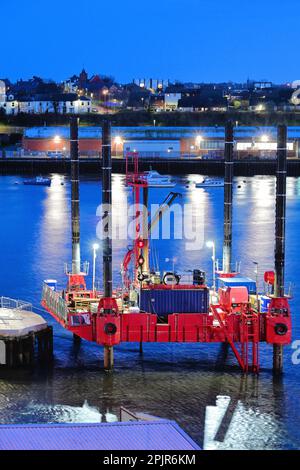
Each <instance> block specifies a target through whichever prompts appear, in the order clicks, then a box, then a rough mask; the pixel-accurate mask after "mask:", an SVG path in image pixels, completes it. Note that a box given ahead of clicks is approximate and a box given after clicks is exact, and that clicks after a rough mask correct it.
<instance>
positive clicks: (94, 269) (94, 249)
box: [93, 243, 99, 292]
mask: <svg viewBox="0 0 300 470" xmlns="http://www.w3.org/2000/svg"><path fill="white" fill-rule="evenodd" d="M98 249H99V245H98V243H94V244H93V292H95V281H96V258H97V250H98Z"/></svg>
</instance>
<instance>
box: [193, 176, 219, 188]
mask: <svg viewBox="0 0 300 470" xmlns="http://www.w3.org/2000/svg"><path fill="white" fill-rule="evenodd" d="M223 187H224V181H223V180H221V179H219V180H217V179H213V178H204V180H203V181H202V182H201V183H196V188H223Z"/></svg>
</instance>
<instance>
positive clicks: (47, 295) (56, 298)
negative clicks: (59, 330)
mask: <svg viewBox="0 0 300 470" xmlns="http://www.w3.org/2000/svg"><path fill="white" fill-rule="evenodd" d="M42 299H43V303H44V305H45V307H47V308H48V309H49V310H50V311H51V312H52V313H54V314H55V315H56V316H57V317H58V318H60V319H62V320H63V321H64V322H65V323H67V322H68V306H67V302H66V301H65V300H64V299H63V298H62V296H61V295H60V294H59V293H58V292H56V291H54V290H53V289H52V288H51V287H50V286H48V284H46V283H44V284H43V294H42Z"/></svg>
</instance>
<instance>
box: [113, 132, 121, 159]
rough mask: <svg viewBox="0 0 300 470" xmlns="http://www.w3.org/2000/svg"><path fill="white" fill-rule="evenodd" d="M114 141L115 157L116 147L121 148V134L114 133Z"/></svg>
mask: <svg viewBox="0 0 300 470" xmlns="http://www.w3.org/2000/svg"><path fill="white" fill-rule="evenodd" d="M114 141H115V146H116V157H117V156H118V147H120V149H121V146H122V144H123V139H122V137H121V136H119V135H116V137H115V139H114Z"/></svg>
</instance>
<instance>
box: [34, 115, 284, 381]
mask: <svg viewBox="0 0 300 470" xmlns="http://www.w3.org/2000/svg"><path fill="white" fill-rule="evenodd" d="M286 142H287V129H286V127H285V126H279V127H278V158H277V160H278V163H277V191H276V228H275V238H276V240H275V270H274V272H273V271H271V272H268V273H265V279H264V280H265V282H266V283H267V285H268V286H269V292H270V295H269V299H268V302H267V307H266V308H264V309H262V308H260V307H259V303H258V302H257V300H258V295H257V294H256V295H253V294H252V295H251V294H250V293H249V290H248V288H247V286H246V285H235V283H232V285H230V282H227V285H223V286H221V287H219V289H218V290H217V291H216V289H209V288H208V286H207V285H206V284H205V274H204V273H202V271H200V270H196V269H195V270H193V281H192V282H190V283H183V282H182V281H181V280H180V279H179V277H178V276H176V273H174V272H171V273H168V274H167V276H165V277H164V278H163V279H162V278H160V277H159V276H158V275H157V274H155V273H153V272H151V269H150V267H149V233H150V232H151V228H152V227H153V225H154V224H155V223H157V221H159V220H160V218H161V217H162V216H163V212H164V211H165V210H168V208H169V207H170V206H171V204H172V203H173V201H174V200H175V199H176V198H177V197H179V195H178V193H170V195H169V196H168V197H167V198H166V200H165V201H164V203H163V205H162V207H161V208H160V211H159V212H158V214H157V217H155V220H154V221H153V220H152V221H149V220H148V217H147V216H146V217H143V219H144V222H142V223H140V222H139V223H137V224H136V237H135V241H134V243H133V246H132V247H130V248H129V250H128V252H127V253H126V255H125V257H124V261H123V265H122V273H123V289H122V290H121V291H115V290H114V289H113V284H112V239H111V212H110V210H109V208H110V207H111V133H110V124H109V123H108V122H105V123H104V126H103V137H102V183H103V184H102V191H103V197H102V203H103V204H104V211H103V221H104V223H103V230H104V236H103V242H102V243H103V291H102V292H96V291H95V290H94V289H88V288H87V286H86V276H87V274H88V265H87V264H83V265H82V264H81V262H80V231H79V158H78V122H77V120H76V119H72V120H71V137H70V146H71V184H72V265H71V266H70V267H69V268H68V267H66V274H67V276H68V282H67V286H66V289H65V290H64V291H62V292H56V290H55V289H53V286H52V285H50V284H49V283H47V281H45V283H44V287H43V298H42V305H43V307H44V308H45V309H46V310H47V311H48V312H49V313H50V314H51V315H52V316H53V317H54V318H55V319H56V320H57V321H58V322H59V323H60V324H61V325H62V326H63V327H64V328H66V329H67V330H69V331H70V332H71V333H73V334H74V338H76V339H78V338H83V339H85V340H88V341H93V342H95V343H97V344H99V345H102V346H103V347H104V368H105V369H106V370H110V369H112V368H113V362H114V358H113V347H114V346H116V345H118V344H120V343H121V342H137V343H140V344H142V343H145V342H152V343H160V342H167V343H227V344H228V345H229V346H230V347H231V348H232V351H233V353H234V355H235V357H236V359H237V361H238V364H239V366H240V368H241V369H242V371H243V372H248V371H250V370H251V371H253V372H255V373H257V372H258V371H259V344H260V343H261V342H265V343H268V344H270V345H273V369H274V371H275V372H277V373H278V372H281V371H282V368H283V346H284V345H287V344H289V343H290V342H291V312H290V305H289V298H288V296H286V295H285V292H284V258H285V207H286V156H287V145H286ZM233 147H234V135H233V126H232V124H231V123H228V124H227V125H226V129H225V188H224V244H223V263H222V264H223V266H222V269H221V270H220V269H219V270H217V275H218V276H219V277H220V278H222V279H223V280H224V279H225V281H226V279H227V280H229V281H230V279H237V278H238V276H239V273H238V270H232V269H231V266H232V260H231V245H232V183H233ZM126 182H127V185H128V186H130V187H131V188H132V191H133V198H134V203H135V204H136V207H139V206H138V205H139V203H140V202H141V199H142V202H143V204H144V205H145V206H146V207H148V183H147V179H146V178H145V176H144V174H143V173H141V172H139V165H138V155H137V154H135V153H133V154H128V155H127V160H126ZM141 193H142V197H141ZM136 215H137V218H138V217H139V216H140V214H139V213H138V210H137V213H136ZM130 263H132V265H133V275H132V277H130V275H129V264H130ZM225 284H226V283H225ZM236 284H237V283H236ZM214 288H215V286H214ZM154 306H155V307H154Z"/></svg>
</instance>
